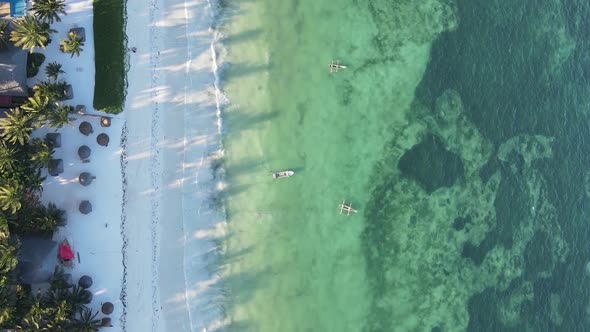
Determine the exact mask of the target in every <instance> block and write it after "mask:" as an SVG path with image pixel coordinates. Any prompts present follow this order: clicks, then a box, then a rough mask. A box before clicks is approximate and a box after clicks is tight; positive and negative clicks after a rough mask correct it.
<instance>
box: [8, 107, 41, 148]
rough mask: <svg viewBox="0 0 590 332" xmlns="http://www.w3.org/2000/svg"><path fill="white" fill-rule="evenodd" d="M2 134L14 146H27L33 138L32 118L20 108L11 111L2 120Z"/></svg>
mask: <svg viewBox="0 0 590 332" xmlns="http://www.w3.org/2000/svg"><path fill="white" fill-rule="evenodd" d="M0 129H1V130H3V132H2V133H1V134H0V136H1V137H4V138H5V139H6V140H7V141H8V142H10V143H12V144H16V143H19V144H20V145H25V144H26V143H27V142H28V141H29V139H30V138H31V132H32V131H33V127H32V118H31V116H30V115H29V114H27V113H24V112H21V110H20V108H18V107H17V108H14V109H11V110H10V111H9V112H7V113H6V117H5V118H2V119H0Z"/></svg>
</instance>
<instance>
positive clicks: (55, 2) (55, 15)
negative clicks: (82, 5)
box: [29, 0, 66, 24]
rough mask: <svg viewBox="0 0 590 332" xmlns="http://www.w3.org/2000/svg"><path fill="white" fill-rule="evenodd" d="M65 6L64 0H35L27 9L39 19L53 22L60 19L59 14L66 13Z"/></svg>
mask: <svg viewBox="0 0 590 332" xmlns="http://www.w3.org/2000/svg"><path fill="white" fill-rule="evenodd" d="M65 8H66V3H65V1H64V0H35V1H34V2H33V5H32V6H31V9H29V11H31V12H33V13H34V14H35V16H36V17H37V18H38V19H39V20H40V21H42V22H45V23H50V24H53V21H57V22H60V21H61V18H60V17H59V14H61V15H66V11H65Z"/></svg>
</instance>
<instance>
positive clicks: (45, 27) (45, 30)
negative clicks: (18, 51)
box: [10, 15, 56, 53]
mask: <svg viewBox="0 0 590 332" xmlns="http://www.w3.org/2000/svg"><path fill="white" fill-rule="evenodd" d="M54 32H56V31H55V30H53V29H51V28H50V27H49V24H48V23H45V22H41V21H40V20H39V19H38V18H37V17H35V16H30V15H25V16H23V17H21V18H18V19H16V20H14V28H13V30H12V32H11V33H10V41H11V42H14V46H16V47H22V49H23V50H28V51H29V52H30V53H33V51H34V50H35V48H36V47H41V48H43V49H45V46H47V44H49V42H50V41H51V39H50V38H49V35H50V34H51V33H54Z"/></svg>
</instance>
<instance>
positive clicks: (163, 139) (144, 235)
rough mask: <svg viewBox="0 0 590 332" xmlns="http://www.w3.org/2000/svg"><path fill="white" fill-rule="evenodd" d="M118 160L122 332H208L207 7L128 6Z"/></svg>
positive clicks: (210, 78)
mask: <svg viewBox="0 0 590 332" xmlns="http://www.w3.org/2000/svg"><path fill="white" fill-rule="evenodd" d="M127 6H128V7H127V31H126V33H127V37H128V45H127V46H128V47H129V48H130V49H131V48H134V50H135V52H132V51H130V52H129V54H128V56H129V68H130V69H129V72H128V76H127V79H128V83H129V86H128V94H127V99H126V105H125V111H124V114H123V115H124V117H125V121H126V125H125V128H124V131H123V135H124V137H126V139H125V143H124V147H123V149H124V151H125V158H124V160H125V162H124V165H123V167H124V174H125V175H124V176H125V179H124V182H125V183H126V189H125V192H124V199H125V202H124V206H125V207H124V223H123V226H122V227H123V230H124V231H123V233H124V236H125V238H124V242H125V247H124V252H125V257H124V264H125V269H124V274H125V281H124V289H125V292H126V296H125V302H126V309H125V311H124V313H123V315H122V324H123V326H125V328H126V330H127V331H206V330H209V331H212V330H214V329H215V327H216V326H219V324H220V322H219V321H218V318H219V317H220V316H221V312H220V309H219V308H220V305H217V304H216V302H215V301H219V295H218V294H219V292H218V288H217V287H218V286H217V285H216V281H217V276H216V274H215V273H214V272H213V271H214V268H215V267H214V266H213V265H212V263H213V262H214V261H215V258H216V257H215V256H216V250H215V243H214V241H213V240H214V239H215V238H217V237H220V236H221V235H222V234H223V229H224V227H223V223H224V221H223V219H222V218H221V217H220V216H219V214H218V213H216V212H215V210H214V207H213V206H212V205H211V204H210V202H211V197H212V196H213V195H215V186H216V183H215V180H214V179H213V176H212V172H211V170H210V162H211V160H213V159H214V158H215V157H216V156H217V155H218V154H220V153H222V151H221V145H220V120H219V117H218V111H217V107H216V92H215V91H216V90H215V86H214V80H215V77H214V74H213V71H212V51H211V42H212V39H213V32H212V30H211V29H210V26H211V22H212V18H211V17H212V16H211V7H210V3H209V2H208V1H206V0H194V1H179V0H173V1H150V2H142V1H130V2H128V3H127Z"/></svg>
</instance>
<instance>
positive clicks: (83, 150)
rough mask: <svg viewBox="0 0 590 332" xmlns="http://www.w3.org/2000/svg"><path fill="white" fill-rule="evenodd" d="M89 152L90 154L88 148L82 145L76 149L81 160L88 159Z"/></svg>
mask: <svg viewBox="0 0 590 332" xmlns="http://www.w3.org/2000/svg"><path fill="white" fill-rule="evenodd" d="M91 152H92V150H90V148H89V147H88V146H86V145H82V146H81V147H79V148H78V156H79V157H80V159H82V160H84V159H88V158H89V157H90V153H91Z"/></svg>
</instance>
